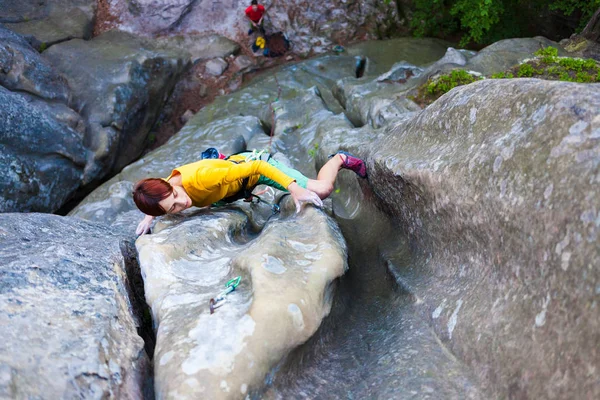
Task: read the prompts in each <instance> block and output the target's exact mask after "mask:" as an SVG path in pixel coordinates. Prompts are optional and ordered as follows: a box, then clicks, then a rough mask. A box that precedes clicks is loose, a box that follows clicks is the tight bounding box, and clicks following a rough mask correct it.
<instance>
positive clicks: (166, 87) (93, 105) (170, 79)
mask: <svg viewBox="0 0 600 400" xmlns="http://www.w3.org/2000/svg"><path fill="white" fill-rule="evenodd" d="M44 55H45V56H46V57H47V58H48V59H49V60H50V61H51V62H52V63H53V65H55V66H56V68H57V69H58V70H59V71H61V72H62V73H63V74H64V75H65V76H66V77H67V79H68V81H69V85H70V86H71V88H72V89H73V97H74V100H73V108H74V109H76V110H80V112H81V114H82V116H84V117H85V118H86V120H87V123H88V132H87V134H86V141H85V142H86V145H87V146H89V148H90V149H91V150H92V151H93V152H94V166H93V167H94V172H93V175H94V177H96V178H101V177H103V176H105V175H107V174H110V173H111V172H113V171H118V170H120V169H121V168H123V167H124V166H125V165H127V164H128V163H129V162H130V161H131V160H133V159H135V158H136V157H138V156H139V154H140V153H141V151H142V149H143V148H144V145H145V140H146V136H147V135H148V132H149V131H150V128H151V127H152V125H153V124H154V122H155V120H156V118H157V117H158V114H159V112H160V109H161V107H162V105H163V104H164V102H165V100H166V98H167V97H168V94H169V93H170V91H171V89H172V88H173V86H174V85H175V83H176V81H177V77H178V76H179V74H180V73H181V72H182V71H183V69H184V68H185V66H186V63H187V57H186V56H185V55H183V54H181V53H179V52H173V53H170V52H167V51H162V50H155V49H154V48H153V47H151V46H148V45H147V44H144V43H143V42H142V41H141V40H140V39H137V38H135V37H133V36H130V35H128V34H125V33H122V32H108V33H106V34H104V35H102V36H98V37H96V38H94V39H93V40H91V41H88V42H86V41H83V40H79V39H74V40H70V41H68V42H64V43H60V44H57V45H54V46H52V47H51V48H50V49H48V50H47V51H46V52H45V53H44Z"/></svg>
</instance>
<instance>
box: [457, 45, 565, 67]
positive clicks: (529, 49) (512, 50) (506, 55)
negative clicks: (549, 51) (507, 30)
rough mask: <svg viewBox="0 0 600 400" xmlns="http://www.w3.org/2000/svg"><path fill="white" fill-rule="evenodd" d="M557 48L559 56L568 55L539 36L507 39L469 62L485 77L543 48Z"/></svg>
mask: <svg viewBox="0 0 600 400" xmlns="http://www.w3.org/2000/svg"><path fill="white" fill-rule="evenodd" d="M548 46H552V47H556V48H557V49H558V55H559V56H566V55H567V53H566V52H565V51H564V50H563V49H562V48H561V47H560V46H558V45H557V44H556V42H553V41H551V40H548V39H546V38H544V37H541V36H537V37H535V38H524V39H505V40H500V41H498V42H496V43H493V44H491V45H489V46H487V47H486V48H484V49H482V50H481V51H480V52H479V53H478V54H477V55H476V56H475V57H473V58H472V59H471V60H470V61H469V68H470V69H472V70H474V71H477V72H481V73H482V74H484V75H489V74H493V73H496V72H500V71H504V70H506V69H508V68H510V67H512V66H513V65H516V64H519V63H520V62H522V61H523V60H525V59H526V58H530V57H532V56H533V53H535V52H536V51H537V50H539V49H541V48H543V47H548Z"/></svg>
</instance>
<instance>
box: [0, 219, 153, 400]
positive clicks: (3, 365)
mask: <svg viewBox="0 0 600 400" xmlns="http://www.w3.org/2000/svg"><path fill="white" fill-rule="evenodd" d="M119 240H120V238H119V237H118V236H117V235H115V234H113V233H112V232H111V230H110V228H108V227H106V226H100V225H95V224H91V223H88V222H84V221H81V220H77V219H74V218H66V217H58V216H52V215H47V214H26V215H25V214H2V215H0V262H1V264H2V273H1V274H0V336H1V337H2V341H1V343H0V397H2V398H55V399H57V398H98V399H99V398H122V399H142V398H143V394H144V393H143V387H144V385H145V384H146V380H148V379H149V378H150V377H149V376H148V375H149V371H150V368H149V362H148V358H147V356H146V353H145V352H144V347H143V345H144V344H143V341H142V339H141V338H140V337H139V336H138V335H137V333H136V323H137V322H136V321H135V320H134V318H133V315H132V313H131V307H132V306H131V304H130V302H129V299H128V295H127V290H129V288H128V287H127V286H126V284H125V282H127V278H126V277H125V268H124V262H125V260H124V259H123V255H122V254H121V251H120V249H119Z"/></svg>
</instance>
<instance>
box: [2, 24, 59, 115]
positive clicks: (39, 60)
mask: <svg viewBox="0 0 600 400" xmlns="http://www.w3.org/2000/svg"><path fill="white" fill-rule="evenodd" d="M0 67H1V68H0V84H1V85H2V86H4V87H5V88H7V89H9V90H14V91H24V92H28V93H31V94H34V95H36V96H40V97H42V98H44V99H48V100H58V101H60V102H62V103H67V102H68V101H69V98H70V95H71V93H70V89H69V85H68V84H67V81H66V79H65V78H64V77H63V76H61V75H60V74H59V73H58V71H56V69H55V68H54V67H53V66H52V65H51V64H50V63H49V62H48V61H47V60H46V59H44V58H43V57H41V56H40V55H39V53H38V52H37V51H36V50H35V49H33V48H32V47H31V46H30V45H29V43H28V42H27V41H26V40H25V39H24V38H23V37H22V36H20V35H18V34H15V33H14V32H12V31H10V30H8V29H6V28H3V27H2V26H0Z"/></svg>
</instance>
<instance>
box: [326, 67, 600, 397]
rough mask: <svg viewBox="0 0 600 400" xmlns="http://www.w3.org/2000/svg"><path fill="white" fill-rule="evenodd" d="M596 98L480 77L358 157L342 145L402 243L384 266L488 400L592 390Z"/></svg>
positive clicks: (592, 88) (535, 83)
mask: <svg viewBox="0 0 600 400" xmlns="http://www.w3.org/2000/svg"><path fill="white" fill-rule="evenodd" d="M599 93H600V85H598V84H589V85H583V84H574V83H565V82H549V81H541V80H534V79H519V80H508V81H498V80H489V81H480V82H477V83H474V84H472V85H468V86H465V87H460V88H457V89H455V90H452V91H451V92H449V93H448V94H446V95H444V96H443V97H442V98H440V99H439V100H438V101H437V102H435V103H433V104H432V105H431V106H429V107H428V108H427V109H426V110H424V111H423V112H422V113H420V114H419V115H418V116H416V117H415V118H413V119H412V120H410V121H409V122H407V123H401V124H398V125H397V126H393V127H390V128H389V129H388V130H387V131H386V133H385V134H383V135H381V136H379V139H378V140H374V141H373V143H372V146H370V149H369V150H367V151H362V149H361V148H360V147H358V146H357V144H356V143H353V142H347V143H344V144H345V145H347V147H349V149H350V150H352V151H356V152H358V153H359V154H363V155H366V156H368V158H369V163H368V164H369V166H368V167H369V168H368V169H369V174H370V177H369V182H370V184H371V186H372V189H373V191H374V192H375V193H376V194H377V196H378V197H380V198H381V199H382V201H383V203H384V204H385V205H384V207H385V208H386V209H388V210H389V211H390V214H391V215H393V216H394V217H395V218H398V220H399V224H400V225H399V226H401V227H403V229H404V230H405V231H406V233H407V234H408V237H409V239H410V241H411V242H412V244H411V248H412V249H413V251H414V255H413V257H414V261H413V262H412V263H410V264H409V265H408V266H406V267H401V266H402V265H403V264H401V263H399V262H398V261H396V260H395V259H394V258H393V257H392V258H390V260H389V262H390V263H391V265H392V266H394V265H396V267H392V269H393V270H395V273H396V274H397V276H398V277H399V278H398V279H400V280H401V281H402V282H403V284H404V285H405V287H407V288H408V290H410V291H411V292H412V293H414V295H415V296H416V297H417V298H418V299H419V301H421V302H423V303H424V305H425V307H424V309H423V313H424V315H425V316H426V317H427V318H430V320H431V323H432V324H433V326H434V328H435V330H436V332H437V333H438V335H439V336H440V337H441V338H442V340H443V341H444V342H445V343H447V345H448V346H449V347H450V349H451V350H452V351H453V353H454V354H456V355H457V356H458V357H459V358H460V359H462V360H464V361H465V362H466V363H467V364H468V365H470V366H471V368H472V370H473V371H475V373H477V374H478V376H479V379H480V382H482V383H483V385H484V388H485V389H486V390H487V391H488V393H491V394H493V396H496V395H497V396H499V397H511V396H514V397H523V398H567V397H573V398H595V397H597V396H598V395H599V394H600V386H599V385H598V382H597V379H596V376H595V374H594V373H593V372H592V371H594V370H595V366H596V365H598V361H599V360H600V354H599V353H598V347H597V345H596V344H597V343H598V335H597V332H599V326H600V313H598V309H597V296H598V288H597V282H598V280H599V279H600V276H599V274H598V271H599V270H598V269H597V268H594V266H595V265H597V264H598V263H599V262H600V259H599V257H600V254H599V252H598V234H599V229H600V227H599V225H598V221H599V219H598V210H599V209H600V204H599V203H598V199H599V198H600V197H599V196H598V193H597V185H595V182H596V181H597V179H598V173H599V164H598V152H599V151H600V147H599V142H598V138H599V137H600V125H599V121H600V114H599V110H600V96H599ZM506 99H510V101H508V102H507V101H506ZM337 139H339V136H338V137H337ZM557 377H561V378H560V379H557Z"/></svg>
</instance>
